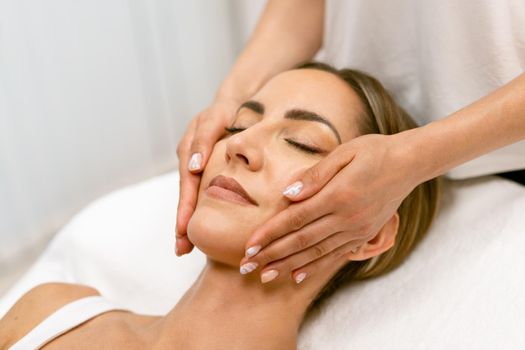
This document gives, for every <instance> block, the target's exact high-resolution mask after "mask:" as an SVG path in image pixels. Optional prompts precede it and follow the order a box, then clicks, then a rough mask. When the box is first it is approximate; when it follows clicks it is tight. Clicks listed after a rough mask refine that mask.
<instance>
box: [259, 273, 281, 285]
mask: <svg viewBox="0 0 525 350" xmlns="http://www.w3.org/2000/svg"><path fill="white" fill-rule="evenodd" d="M277 276H279V271H277V270H268V271H265V272H263V273H262V274H261V282H262V283H266V282H270V281H272V280H274V279H275V277H277Z"/></svg>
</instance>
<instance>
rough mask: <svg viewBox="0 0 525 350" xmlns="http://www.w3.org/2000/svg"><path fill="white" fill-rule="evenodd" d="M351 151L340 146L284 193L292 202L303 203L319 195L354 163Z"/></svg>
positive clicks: (303, 174) (305, 172)
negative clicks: (340, 172) (302, 201)
mask: <svg viewBox="0 0 525 350" xmlns="http://www.w3.org/2000/svg"><path fill="white" fill-rule="evenodd" d="M352 158H353V155H352V153H351V152H350V150H348V149H347V150H345V149H344V148H343V147H341V146H338V147H337V148H336V149H334V151H332V152H331V153H330V154H329V155H328V156H326V158H323V159H322V160H321V161H319V163H317V164H315V165H314V166H312V167H310V168H308V169H306V170H305V171H304V173H302V174H301V175H299V176H298V178H297V179H296V180H295V181H292V183H291V184H290V185H288V187H286V188H285V189H284V191H283V195H284V196H286V197H287V198H288V199H290V200H292V201H301V200H304V199H306V198H310V197H311V196H313V195H314V194H316V193H318V192H319V191H320V190H321V189H322V188H323V187H324V186H325V185H326V184H327V183H328V182H330V180H332V178H333V177H334V176H335V175H336V174H337V173H338V172H339V171H340V170H341V169H343V168H344V167H345V166H346V165H347V164H348V163H350V162H351V161H352Z"/></svg>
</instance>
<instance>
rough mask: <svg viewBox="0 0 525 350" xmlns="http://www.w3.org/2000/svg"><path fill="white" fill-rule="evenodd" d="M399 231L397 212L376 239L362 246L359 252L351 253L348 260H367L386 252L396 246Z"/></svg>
mask: <svg viewBox="0 0 525 350" xmlns="http://www.w3.org/2000/svg"><path fill="white" fill-rule="evenodd" d="M398 229H399V214H398V213H397V212H396V213H395V214H394V215H392V217H391V218H390V219H389V220H388V221H387V223H386V224H385V225H384V226H383V227H382V228H381V230H379V232H378V233H377V234H376V235H375V236H374V238H372V239H371V240H369V241H368V242H366V243H364V244H363V245H361V246H360V247H359V249H358V250H357V252H355V253H350V254H349V256H348V259H349V260H366V259H370V258H372V257H374V256H377V255H380V254H382V253H384V252H386V251H387V250H388V249H390V248H392V246H393V245H394V243H395V241H396V236H397V231H398Z"/></svg>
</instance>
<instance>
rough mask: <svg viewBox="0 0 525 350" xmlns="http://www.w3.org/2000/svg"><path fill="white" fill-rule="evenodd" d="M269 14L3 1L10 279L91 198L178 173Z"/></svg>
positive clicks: (0, 189) (4, 247) (0, 176)
mask: <svg viewBox="0 0 525 350" xmlns="http://www.w3.org/2000/svg"><path fill="white" fill-rule="evenodd" d="M263 6H264V1H263V0H258V1H253V0H252V1H247V0H246V1H243V0H236V1H229V0H221V1H218V0H214V1H209V0H192V1H183V0H157V1H147V0H142V1H141V0H109V1H108V0H104V1H103V0H89V1H88V0H83V1H81V0H77V1H68V0H48V1H37V0H0V278H1V277H2V275H7V274H8V273H9V272H10V271H12V270H13V269H15V268H16V266H17V265H19V264H20V261H21V259H23V258H24V257H27V256H28V255H31V254H32V255H33V256H34V255H35V254H37V253H38V251H39V250H40V249H41V247H42V246H43V244H45V243H43V242H47V240H48V239H49V238H50V237H51V236H52V235H53V234H54V233H56V231H57V230H58V229H59V228H60V227H61V226H62V225H63V224H64V223H65V222H66V221H67V220H68V219H69V218H70V217H71V216H72V215H73V214H74V213H76V212H77V211H78V210H80V209H81V208H82V207H83V206H85V205H86V204H87V203H89V202H90V201H91V200H93V199H95V198H97V197H99V196H101V195H103V194H104V193H107V192H109V191H111V190H113V189H116V188H118V187H121V186H123V185H126V184H130V183H134V182H137V181H140V180H141V179H145V178H148V177H151V176H154V175H156V174H160V173H162V172H165V171H169V170H173V169H176V168H177V156H176V145H177V143H178V141H179V139H180V137H181V135H182V134H183V132H184V130H185V127H186V125H187V123H188V122H189V120H190V119H191V118H192V117H193V116H194V115H195V114H196V113H197V112H199V111H200V110H201V109H203V108H204V107H205V106H206V105H207V104H208V103H209V102H210V101H211V100H212V98H213V96H214V93H215V91H216V88H217V87H218V85H219V84H220V82H221V80H222V79H223V78H224V76H225V75H226V74H227V72H228V71H229V69H230V67H231V64H232V63H233V61H234V59H235V58H236V56H237V54H238V53H239V51H240V49H241V48H242V46H243V45H244V43H245V42H246V40H247V38H248V37H249V34H250V33H251V31H252V29H253V28H254V25H255V23H256V20H257V18H258V16H259V14H260V11H261V10H262V8H263ZM174 215H175V213H174Z"/></svg>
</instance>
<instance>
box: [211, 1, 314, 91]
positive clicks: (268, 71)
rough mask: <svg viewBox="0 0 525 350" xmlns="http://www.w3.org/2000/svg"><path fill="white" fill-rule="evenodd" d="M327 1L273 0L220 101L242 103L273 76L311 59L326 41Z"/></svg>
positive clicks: (269, 3) (227, 82)
mask: <svg viewBox="0 0 525 350" xmlns="http://www.w3.org/2000/svg"><path fill="white" fill-rule="evenodd" d="M323 19H324V0H285V1H283V0H270V1H268V3H267V5H266V8H265V9H264V11H263V14H262V16H261V17H260V19H259V22H258V23H257V26H256V28H255V31H254V32H253V33H252V36H251V38H250V40H249V41H248V44H247V45H246V47H245V49H244V50H243V51H242V53H241V54H240V56H239V58H238V59H237V61H236V62H235V64H234V65H233V67H232V69H231V71H230V73H229V74H228V76H227V77H226V79H225V80H224V82H223V83H222V85H221V87H220V88H219V91H218V92H217V96H216V98H217V97H226V98H234V99H237V100H242V99H245V98H248V97H249V96H251V95H253V94H254V93H255V92H256V91H257V90H258V89H259V88H260V87H261V86H262V85H264V83H265V82H266V81H267V80H269V79H270V78H271V77H273V76H274V75H276V74H278V73H280V72H282V71H284V70H287V69H289V68H291V67H293V66H294V65H295V64H297V63H300V62H302V61H306V60H309V59H311V58H312V57H313V56H314V55H315V54H316V52H317V51H318V50H319V48H320V47H321V44H322V38H323V22H324V21H323Z"/></svg>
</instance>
